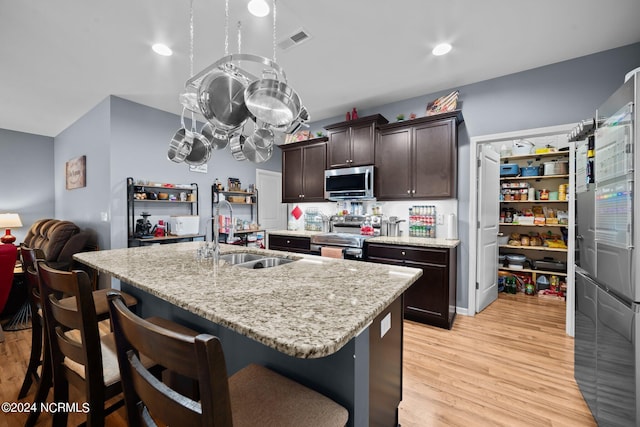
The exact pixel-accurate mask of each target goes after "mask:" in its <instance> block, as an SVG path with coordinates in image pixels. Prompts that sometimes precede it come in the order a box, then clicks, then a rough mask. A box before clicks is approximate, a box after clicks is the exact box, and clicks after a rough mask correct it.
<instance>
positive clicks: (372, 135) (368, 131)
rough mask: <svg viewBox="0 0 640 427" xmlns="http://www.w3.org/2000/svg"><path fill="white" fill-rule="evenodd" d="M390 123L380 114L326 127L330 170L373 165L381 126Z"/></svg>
mask: <svg viewBox="0 0 640 427" xmlns="http://www.w3.org/2000/svg"><path fill="white" fill-rule="evenodd" d="M386 123H389V121H388V120H387V119H385V118H384V117H383V116H381V115H380V114H375V115H373V116H366V117H362V118H359V119H356V120H348V121H345V122H340V123H335V124H332V125H329V126H325V129H326V130H327V136H328V138H329V141H328V142H327V159H328V161H327V167H328V168H329V169H335V168H344V167H351V166H364V165H372V164H373V163H374V162H375V140H376V133H377V128H378V126H379V125H382V124H386Z"/></svg>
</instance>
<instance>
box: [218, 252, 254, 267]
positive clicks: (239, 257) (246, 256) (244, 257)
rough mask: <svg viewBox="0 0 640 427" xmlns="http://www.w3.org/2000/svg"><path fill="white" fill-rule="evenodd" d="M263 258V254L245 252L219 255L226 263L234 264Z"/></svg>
mask: <svg viewBox="0 0 640 427" xmlns="http://www.w3.org/2000/svg"><path fill="white" fill-rule="evenodd" d="M263 258H265V256H264V255H257V254H250V253H247V252H239V253H235V254H226V255H220V259H221V260H223V261H225V262H226V263H227V264H231V265H235V264H242V263H244V262H249V261H256V260H259V259H263Z"/></svg>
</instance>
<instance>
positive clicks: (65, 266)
mask: <svg viewBox="0 0 640 427" xmlns="http://www.w3.org/2000/svg"><path fill="white" fill-rule="evenodd" d="M91 241H92V235H91V233H89V232H87V231H82V230H80V227H78V226H77V225H76V224H74V223H73V222H71V221H61V220H58V219H40V220H38V221H36V222H35V223H33V225H32V226H31V228H30V229H29V231H28V232H27V235H26V237H25V238H24V242H23V243H22V244H23V245H24V246H27V247H29V248H33V249H40V250H41V251H42V252H43V254H44V258H45V261H46V262H47V264H48V265H49V266H51V267H52V268H55V269H58V270H69V269H70V268H71V265H72V263H73V258H72V256H73V254H76V253H78V252H83V251H86V250H90V249H96V248H95V244H92V242H91Z"/></svg>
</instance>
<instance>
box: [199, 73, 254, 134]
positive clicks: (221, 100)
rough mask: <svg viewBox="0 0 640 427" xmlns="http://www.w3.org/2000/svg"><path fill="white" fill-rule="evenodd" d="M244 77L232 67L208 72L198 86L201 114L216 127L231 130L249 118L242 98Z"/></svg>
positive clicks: (244, 86)
mask: <svg viewBox="0 0 640 427" xmlns="http://www.w3.org/2000/svg"><path fill="white" fill-rule="evenodd" d="M246 88H247V81H246V79H245V78H244V77H243V76H242V75H240V74H238V73H236V72H234V71H233V69H232V68H230V67H227V68H226V69H224V70H223V69H218V70H216V71H214V72H212V73H210V74H208V75H207V76H206V77H205V78H204V79H203V80H202V83H201V84H200V87H199V88H198V105H199V106H200V111H201V113H202V115H203V116H204V117H205V118H206V119H207V120H208V121H209V122H210V123H211V124H212V125H214V126H215V127H216V128H217V129H221V130H225V131H232V130H233V129H237V128H238V127H240V126H242V125H243V124H244V122H245V121H246V120H247V119H248V118H249V110H247V105H246V103H245V99H244V93H245V89H246Z"/></svg>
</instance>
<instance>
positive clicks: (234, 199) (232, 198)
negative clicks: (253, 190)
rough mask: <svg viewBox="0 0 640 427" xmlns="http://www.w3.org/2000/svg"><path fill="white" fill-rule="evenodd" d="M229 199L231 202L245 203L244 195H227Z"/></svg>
mask: <svg viewBox="0 0 640 427" xmlns="http://www.w3.org/2000/svg"><path fill="white" fill-rule="evenodd" d="M227 200H229V202H231V203H245V198H244V196H227Z"/></svg>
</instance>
